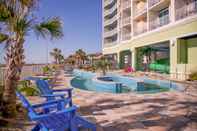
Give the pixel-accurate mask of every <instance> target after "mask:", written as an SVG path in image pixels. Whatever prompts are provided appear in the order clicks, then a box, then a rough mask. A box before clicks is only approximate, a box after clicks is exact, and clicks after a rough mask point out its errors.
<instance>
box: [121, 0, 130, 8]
mask: <svg viewBox="0 0 197 131" xmlns="http://www.w3.org/2000/svg"><path fill="white" fill-rule="evenodd" d="M130 7H131V0H128V1H123V3H122V5H121V9H122V10H124V9H127V8H130Z"/></svg>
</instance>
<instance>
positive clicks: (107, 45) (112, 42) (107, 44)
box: [104, 41, 117, 47]
mask: <svg viewBox="0 0 197 131" xmlns="http://www.w3.org/2000/svg"><path fill="white" fill-rule="evenodd" d="M116 44H117V41H110V42H105V43H104V47H111V46H114V45H116Z"/></svg>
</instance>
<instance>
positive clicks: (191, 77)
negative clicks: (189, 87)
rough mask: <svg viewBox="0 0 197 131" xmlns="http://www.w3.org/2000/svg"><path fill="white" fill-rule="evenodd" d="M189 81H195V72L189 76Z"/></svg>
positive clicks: (196, 78) (196, 75) (196, 77)
mask: <svg viewBox="0 0 197 131" xmlns="http://www.w3.org/2000/svg"><path fill="white" fill-rule="evenodd" d="M189 79H190V80H192V81H194V80H197V72H194V73H192V74H190V75H189Z"/></svg>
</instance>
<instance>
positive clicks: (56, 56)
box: [50, 48, 64, 64]
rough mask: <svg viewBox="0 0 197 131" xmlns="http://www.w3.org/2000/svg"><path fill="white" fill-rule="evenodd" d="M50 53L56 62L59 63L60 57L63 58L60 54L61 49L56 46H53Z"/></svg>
mask: <svg viewBox="0 0 197 131" xmlns="http://www.w3.org/2000/svg"><path fill="white" fill-rule="evenodd" d="M50 55H51V56H53V57H54V59H55V63H56V64H60V63H61V60H62V58H63V59H64V56H63V55H62V51H61V50H60V49H58V48H54V49H53V51H52V52H50Z"/></svg>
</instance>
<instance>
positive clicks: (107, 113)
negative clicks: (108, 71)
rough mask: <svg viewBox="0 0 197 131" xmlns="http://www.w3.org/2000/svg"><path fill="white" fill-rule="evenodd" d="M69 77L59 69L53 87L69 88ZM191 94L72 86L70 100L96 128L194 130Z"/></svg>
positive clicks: (196, 120) (196, 112)
mask: <svg viewBox="0 0 197 131" xmlns="http://www.w3.org/2000/svg"><path fill="white" fill-rule="evenodd" d="M71 79H72V77H71V76H69V75H65V74H64V72H63V71H61V73H60V75H59V76H57V83H60V84H61V85H63V86H57V87H56V88H63V87H69V86H70V84H69V83H70V80H71ZM189 86H192V87H195V86H197V85H196V84H193V85H189ZM196 89H197V87H196ZM195 93H196V92H193V93H192V94H194V95H191V94H188V93H185V92H177V91H170V92H163V93H157V94H135V93H126V94H111V93H96V92H89V91H84V90H79V89H74V95H73V101H74V104H77V105H78V106H79V107H80V108H79V113H80V114H81V115H82V116H84V117H86V118H87V119H89V120H90V121H92V122H94V123H96V124H97V127H98V128H97V130H98V131H182V130H183V131H196V130H197V96H196V95H197V94H196V95H195ZM30 99H31V100H32V101H33V102H38V101H41V99H37V98H30Z"/></svg>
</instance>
